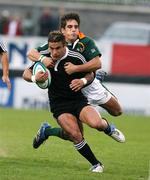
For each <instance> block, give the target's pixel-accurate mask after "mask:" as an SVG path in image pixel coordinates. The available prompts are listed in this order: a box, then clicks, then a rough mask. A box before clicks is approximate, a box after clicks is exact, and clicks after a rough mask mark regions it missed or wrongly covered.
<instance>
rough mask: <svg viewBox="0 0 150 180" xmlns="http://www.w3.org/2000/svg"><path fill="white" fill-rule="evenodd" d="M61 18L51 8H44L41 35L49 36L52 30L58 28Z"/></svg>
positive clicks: (40, 24)
mask: <svg viewBox="0 0 150 180" xmlns="http://www.w3.org/2000/svg"><path fill="white" fill-rule="evenodd" d="M58 22H59V19H58V18H57V17H56V16H54V15H53V14H52V12H51V10H50V9H49V8H44V9H43V11H42V15H41V17H40V19H39V35H40V36H47V35H48V33H49V32H50V31H53V30H57V29H58V26H59V23H58Z"/></svg>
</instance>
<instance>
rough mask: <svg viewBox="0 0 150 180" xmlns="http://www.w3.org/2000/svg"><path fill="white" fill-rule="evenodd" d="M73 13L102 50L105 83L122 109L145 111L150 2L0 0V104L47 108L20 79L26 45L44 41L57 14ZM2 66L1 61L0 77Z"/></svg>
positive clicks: (148, 103)
mask: <svg viewBox="0 0 150 180" xmlns="http://www.w3.org/2000/svg"><path fill="white" fill-rule="evenodd" d="M68 12H78V13H79V15H80V18H81V31H83V32H84V33H85V34H86V35H87V36H90V37H92V38H93V39H94V40H95V43H96V44H97V46H98V47H99V50H100V51H101V53H102V63H103V70H104V71H106V72H107V76H106V77H105V79H104V84H105V85H106V86H107V87H108V88H109V89H110V90H111V91H112V92H113V93H114V94H115V95H116V96H117V97H118V99H119V101H120V103H121V104H122V106H123V109H124V112H125V113H127V114H128V113H129V114H142V115H146V116H149V115H150V0H68V1H63V0H26V1H23V0H13V1H11V0H5V1H4V0H0V39H1V40H2V41H3V42H4V43H5V44H6V46H7V49H8V53H9V62H10V78H11V82H12V89H11V91H9V90H8V89H7V87H6V85H5V84H4V83H3V82H2V80H1V79H0V107H13V108H19V109H22V108H23V109H31V108H33V109H47V108H48V102H47V100H48V98H47V90H41V89H39V88H38V87H37V86H36V85H35V84H32V85H31V84H30V83H27V82H25V81H24V80H23V79H22V77H21V76H22V72H23V70H24V69H25V68H26V67H27V66H28V65H29V64H30V61H29V60H28V59H27V57H26V53H27V51H28V50H29V49H31V48H34V47H37V46H38V45H40V44H42V43H45V42H46V41H47V35H48V33H49V31H51V30H56V29H58V28H59V17H60V16H61V15H63V14H64V13H68ZM1 75H2V68H1V64H0V76H1Z"/></svg>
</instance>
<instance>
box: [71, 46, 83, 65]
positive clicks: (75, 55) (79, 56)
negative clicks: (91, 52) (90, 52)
mask: <svg viewBox="0 0 150 180" xmlns="http://www.w3.org/2000/svg"><path fill="white" fill-rule="evenodd" d="M68 56H70V57H72V58H75V59H80V60H81V61H83V62H84V63H85V61H86V59H85V57H84V56H83V55H82V54H81V53H80V52H79V51H77V50H70V49H69V51H68Z"/></svg>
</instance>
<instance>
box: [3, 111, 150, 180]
mask: <svg viewBox="0 0 150 180" xmlns="http://www.w3.org/2000/svg"><path fill="white" fill-rule="evenodd" d="M49 116H50V115H49V112H47V111H31V110H30V111H29V110H13V109H3V108H0V180H97V179H99V180H149V179H150V177H149V176H150V175H149V173H150V117H142V116H127V115H122V116H121V117H117V118H115V117H111V116H108V115H105V114H104V116H105V117H107V118H109V119H110V122H114V123H115V124H116V125H117V127H118V128H119V129H121V130H122V131H123V132H124V134H125V135H126V143H124V144H120V143H117V142H115V141H114V140H112V139H111V138H110V137H108V136H106V135H105V134H103V133H99V132H98V131H95V130H94V129H91V128H89V127H87V126H85V137H86V141H87V142H88V144H89V145H90V146H91V148H92V150H93V151H94V153H95V155H96V156H97V157H98V159H100V160H101V161H102V162H103V163H104V165H105V171H104V173H101V174H99V173H91V172H90V171H89V170H88V169H89V168H90V164H89V163H88V162H87V161H86V160H85V159H84V158H83V157H81V156H80V155H79V154H78V152H76V150H75V149H74V147H73V146H72V143H70V142H69V141H63V140H60V139H58V138H57V137H51V138H49V139H48V140H47V142H46V143H45V144H44V145H42V146H41V147H40V148H39V149H37V150H34V149H33V148H32V139H33V137H34V135H35V134H36V132H37V129H38V128H39V126H40V124H41V122H43V121H46V120H47V121H49V123H50V124H52V125H53V126H57V124H56V122H55V120H53V119H52V117H51V118H50V117H49Z"/></svg>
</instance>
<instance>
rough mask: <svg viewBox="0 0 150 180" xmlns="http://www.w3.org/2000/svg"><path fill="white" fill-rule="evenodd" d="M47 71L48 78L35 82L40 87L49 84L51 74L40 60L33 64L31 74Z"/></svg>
mask: <svg viewBox="0 0 150 180" xmlns="http://www.w3.org/2000/svg"><path fill="white" fill-rule="evenodd" d="M40 71H42V72H46V71H47V72H48V79H47V80H46V81H45V82H36V84H37V86H38V87H39V88H41V89H46V88H48V87H49V86H50V83H51V74H50V71H49V70H48V69H47V68H46V67H45V65H44V64H43V63H41V62H37V63H35V64H34V66H33V71H32V74H33V75H36V73H38V72H40Z"/></svg>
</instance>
